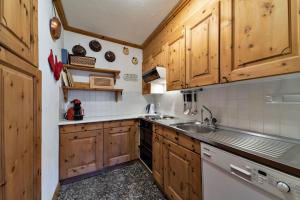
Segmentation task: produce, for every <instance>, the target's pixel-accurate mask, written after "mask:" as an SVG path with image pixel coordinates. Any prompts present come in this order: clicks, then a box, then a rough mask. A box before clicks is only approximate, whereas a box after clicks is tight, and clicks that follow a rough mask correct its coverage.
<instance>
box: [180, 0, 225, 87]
mask: <svg viewBox="0 0 300 200" xmlns="http://www.w3.org/2000/svg"><path fill="white" fill-rule="evenodd" d="M186 40H187V44H186V46H187V49H186V82H187V86H188V87H199V86H203V85H210V84H214V83H219V2H217V3H214V4H212V5H209V6H206V7H204V8H203V9H202V10H201V11H199V12H196V13H195V14H194V15H193V16H192V17H191V18H190V19H189V20H188V22H187V25H186Z"/></svg>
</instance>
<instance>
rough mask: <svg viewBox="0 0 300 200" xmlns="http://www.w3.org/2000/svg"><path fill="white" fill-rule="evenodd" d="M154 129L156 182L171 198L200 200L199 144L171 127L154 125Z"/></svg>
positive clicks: (154, 174) (175, 199)
mask: <svg viewBox="0 0 300 200" xmlns="http://www.w3.org/2000/svg"><path fill="white" fill-rule="evenodd" d="M154 130H155V132H154V133H153V138H152V148H153V152H152V153H153V170H152V172H153V178H154V180H155V182H156V183H157V184H158V186H159V187H160V188H161V189H162V190H163V191H164V193H165V194H166V195H167V196H168V198H169V199H170V200H201V199H202V189H201V187H202V183H201V158H200V154H199V150H198V149H199V148H200V146H199V144H200V143H199V142H198V141H193V140H192V139H191V138H187V137H186V136H183V135H180V134H177V133H176V132H175V131H172V130H171V129H165V128H162V127H158V126H155V128H154ZM174 137H175V138H176V139H174V140H173V138H174ZM183 141H185V142H183Z"/></svg>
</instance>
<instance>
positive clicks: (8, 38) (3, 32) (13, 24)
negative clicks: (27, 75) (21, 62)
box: [0, 0, 48, 65]
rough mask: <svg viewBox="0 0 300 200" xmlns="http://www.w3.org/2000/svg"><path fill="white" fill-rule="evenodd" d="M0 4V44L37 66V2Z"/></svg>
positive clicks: (3, 1)
mask: <svg viewBox="0 0 300 200" xmlns="http://www.w3.org/2000/svg"><path fill="white" fill-rule="evenodd" d="M0 3H1V4H0V16H1V19H0V43H2V44H3V45H5V46H7V47H9V48H10V49H11V50H12V51H14V52H15V53H16V54H18V55H19V56H21V57H23V58H24V59H26V60H27V61H29V62H31V63H32V64H34V65H37V41H38V38H37V34H38V31H37V0H1V1H0ZM47 23H48V22H47Z"/></svg>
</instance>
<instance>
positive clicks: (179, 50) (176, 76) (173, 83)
mask: <svg viewBox="0 0 300 200" xmlns="http://www.w3.org/2000/svg"><path fill="white" fill-rule="evenodd" d="M167 48H168V70H167V71H168V73H167V89H168V90H177V89H181V88H184V87H185V30H184V29H179V30H176V31H175V32H174V33H173V34H172V35H171V37H170V39H169V43H168V47H167Z"/></svg>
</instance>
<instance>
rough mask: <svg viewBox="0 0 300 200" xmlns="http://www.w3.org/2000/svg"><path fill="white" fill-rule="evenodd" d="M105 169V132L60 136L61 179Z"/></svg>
mask: <svg viewBox="0 0 300 200" xmlns="http://www.w3.org/2000/svg"><path fill="white" fill-rule="evenodd" d="M102 168H103V130H93V131H85V132H75V133H67V134H61V135H60V179H66V178H70V177H74V176H78V175H82V174H86V173H89V172H94V171H97V170H100V169H102Z"/></svg>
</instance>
